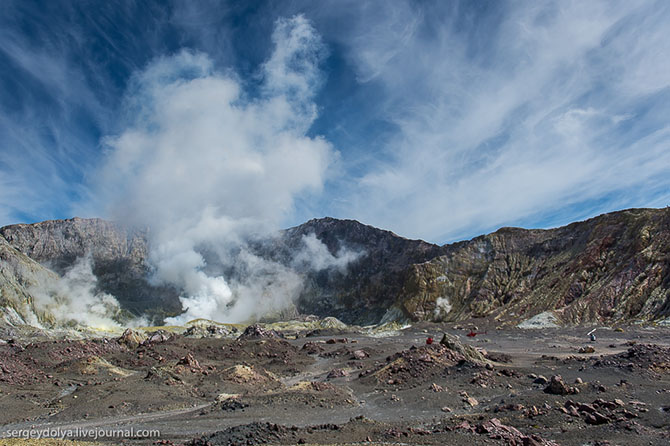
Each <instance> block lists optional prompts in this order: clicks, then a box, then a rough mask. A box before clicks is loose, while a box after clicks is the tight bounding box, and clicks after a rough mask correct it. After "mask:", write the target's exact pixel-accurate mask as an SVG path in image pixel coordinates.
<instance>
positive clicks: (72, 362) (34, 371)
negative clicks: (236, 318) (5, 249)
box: [0, 321, 670, 446]
mask: <svg viewBox="0 0 670 446" xmlns="http://www.w3.org/2000/svg"><path fill="white" fill-rule="evenodd" d="M476 323H477V324H478V325H479V326H478V327H476V329H475V330H474V333H477V334H476V335H475V336H471V337H469V336H467V334H468V333H470V334H472V332H471V331H470V330H471V328H474V327H472V326H471V325H468V324H459V326H455V325H453V324H449V325H446V324H444V325H443V324H418V325H414V326H412V327H409V328H406V329H403V330H397V331H392V332H379V333H376V334H370V333H365V332H362V331H361V330H351V331H348V330H341V329H339V330H331V331H329V330H320V331H318V332H294V333H290V334H288V333H287V334H286V337H285V338H282V337H281V336H282V333H277V332H272V331H271V330H262V329H259V330H256V331H254V330H251V331H250V330H247V331H246V332H245V334H243V335H242V336H239V337H238V338H236V337H223V338H222V337H219V336H211V337H210V336H207V334H205V335H204V336H205V337H189V336H185V335H179V334H174V333H168V332H157V333H154V335H153V336H149V337H148V338H146V337H138V339H133V338H132V336H128V335H126V336H124V337H122V338H99V339H87V340H66V339H59V340H33V341H32V342H28V341H27V340H21V339H13V340H9V342H7V343H3V344H0V407H2V409H3V410H1V411H0V435H2V433H5V434H6V433H8V432H11V431H18V430H27V429H34V430H35V431H40V430H44V429H51V430H54V429H57V430H58V431H59V432H68V431H69V432H72V431H74V432H85V431H87V430H88V431H96V430H97V431H109V430H130V429H131V428H132V431H133V432H135V433H137V432H140V431H153V432H154V433H156V432H160V435H158V436H155V437H152V438H142V437H141V436H139V435H135V436H131V437H127V438H108V437H104V436H103V437H100V438H97V439H95V442H96V444H99V443H102V444H128V445H149V444H168V445H169V444H175V445H176V444H180V445H181V444H185V445H229V444H231V445H233V444H234V445H246V444H319V445H325V444H359V443H363V444H425V445H442V444H451V445H461V444H463V445H465V444H468V445H470V444H491V445H557V444H558V445H593V446H595V445H601V446H604V445H624V444H625V445H627V446H633V445H667V444H670V328H660V327H648V328H645V327H639V326H623V327H622V328H619V329H616V330H615V329H611V328H599V329H598V330H597V331H596V336H597V339H596V341H595V342H593V341H591V340H590V339H589V337H588V336H587V333H588V332H589V331H590V330H591V328H592V327H588V328H586V327H585V328H581V327H572V328H552V329H542V330H521V329H496V327H495V326H492V325H491V326H483V325H482V323H481V321H477V322H476ZM214 332H215V331H212V333H214ZM443 333H448V334H449V335H450V337H449V339H450V340H452V342H451V343H447V344H448V345H443V344H441V343H440V340H441V339H442V337H443ZM429 337H430V338H432V339H433V340H434V341H433V343H432V344H430V345H428V344H427V343H426V340H427V339H428V338H429ZM145 338H146V339H145ZM76 440H77V441H84V440H89V441H91V440H90V439H87V438H81V436H80V438H78V439H76ZM0 444H11V445H16V444H23V443H22V442H21V441H19V440H16V439H11V440H10V439H1V438H0ZM25 444H63V445H67V444H75V443H70V442H68V441H62V442H56V441H55V440H48V441H45V440H40V441H38V442H35V441H32V442H30V443H25ZM76 444H84V443H76ZM86 444H88V443H86Z"/></svg>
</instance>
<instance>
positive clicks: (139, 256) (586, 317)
mask: <svg viewBox="0 0 670 446" xmlns="http://www.w3.org/2000/svg"><path fill="white" fill-rule="evenodd" d="M310 234H314V235H315V236H316V238H318V239H319V240H321V241H322V242H323V243H324V244H325V245H326V247H327V248H328V250H329V251H330V252H331V253H332V254H337V253H338V252H342V250H348V251H351V252H356V253H358V255H359V256H358V258H357V259H356V260H354V261H352V262H351V263H350V264H349V265H348V266H347V267H346V268H345V269H340V270H338V269H326V270H321V271H319V272H316V271H313V270H309V269H306V270H303V271H300V272H301V274H303V276H304V277H305V288H304V291H303V293H302V294H301V296H300V298H299V299H298V301H297V303H296V304H297V308H298V310H299V311H300V312H303V313H306V314H317V315H320V316H335V317H338V318H340V319H341V320H343V321H345V322H348V323H358V324H367V323H374V322H379V321H380V320H382V319H410V320H435V321H456V320H464V319H468V318H471V317H494V318H497V319H499V320H502V321H510V322H517V321H521V320H524V319H527V318H529V317H531V316H534V315H536V314H538V313H541V312H545V311H553V312H555V314H556V315H557V317H558V318H559V319H562V320H563V321H564V322H566V323H581V322H588V321H601V322H615V321H627V320H655V319H663V318H668V317H670V271H669V270H670V209H668V208H665V209H631V210H626V211H620V212H614V213H611V214H604V215H601V216H599V217H596V218H592V219H590V220H586V221H583V222H578V223H573V224H571V225H568V226H565V227H561V228H557V229H550V230H526V229H518V228H502V229H500V230H498V231H496V232H494V233H492V234H488V235H484V236H480V237H477V238H474V239H472V240H470V241H464V242H459V243H454V244H450V245H445V246H437V245H433V244H430V243H426V242H424V241H421V240H408V239H405V238H402V237H399V236H397V235H395V234H393V233H392V232H389V231H384V230H380V229H377V228H374V227H371V226H367V225H363V224H361V223H359V222H357V221H353V220H337V219H333V218H323V219H315V220H310V221H309V222H307V223H304V224H302V225H300V226H297V227H294V228H291V229H288V230H285V231H282V232H281V233H280V234H279V235H278V236H277V237H275V238H272V239H268V240H263V241H255V242H252V243H251V246H252V249H253V250H254V251H255V252H256V254H258V255H261V256H263V257H266V258H268V259H273V260H275V261H278V262H282V263H286V264H288V263H290V259H291V258H292V255H291V254H292V253H293V252H295V251H296V250H298V249H300V246H301V243H302V240H303V237H304V236H308V235H310ZM146 235H147V234H146V232H143V231H130V230H127V229H124V228H123V227H121V226H119V225H116V224H113V223H110V222H106V221H103V220H99V219H91V220H88V219H79V218H75V219H70V220H59V221H48V222H42V223H37V224H32V225H12V226H7V227H4V228H1V229H0V254H1V255H2V261H3V263H2V266H1V269H0V272H1V273H2V274H1V275H0V290H1V291H2V299H3V300H2V301H0V304H1V305H3V306H4V307H7V306H8V305H9V304H8V303H9V302H10V301H11V302H12V304H11V305H10V306H11V307H12V308H13V307H21V305H30V299H31V297H30V293H29V291H27V289H28V288H26V286H24V285H25V284H26V283H27V281H26V279H25V277H27V276H29V275H30V274H32V272H34V271H39V274H54V273H58V274H62V273H63V272H64V271H66V270H67V269H68V268H69V267H70V266H71V265H73V264H74V262H75V261H76V259H77V258H79V257H81V256H84V255H86V254H90V255H91V258H92V262H93V272H94V274H95V275H96V277H97V278H98V287H99V288H100V290H101V291H104V292H107V293H109V294H112V295H114V296H115V297H116V298H117V299H118V301H119V302H120V303H121V305H122V307H124V308H125V309H127V310H128V311H130V312H132V313H134V314H148V315H149V316H150V317H153V318H154V319H160V318H162V317H163V316H165V315H174V314H177V313H179V311H180V308H181V306H180V302H179V300H178V298H177V297H178V295H179V290H175V289H172V288H168V287H156V286H153V285H151V284H150V283H149V281H148V274H149V271H150V267H149V265H148V264H147V250H148V246H147V237H146ZM26 271H28V272H26Z"/></svg>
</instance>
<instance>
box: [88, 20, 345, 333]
mask: <svg viewBox="0 0 670 446" xmlns="http://www.w3.org/2000/svg"><path fill="white" fill-rule="evenodd" d="M272 41H273V43H274V52H273V53H272V55H271V56H270V57H269V59H268V60H267V61H266V62H265V63H264V64H263V65H262V67H261V72H260V75H259V79H260V81H261V83H262V85H261V88H260V89H259V91H260V95H259V96H258V97H250V96H249V95H248V94H247V93H245V85H244V83H243V82H242V81H241V80H240V79H238V78H237V77H236V75H235V74H234V73H230V72H222V71H220V70H217V69H216V67H215V66H214V64H213V63H212V61H211V60H210V59H209V58H208V57H207V55H205V54H201V53H196V52H191V51H187V50H184V51H182V52H180V53H178V54H175V55H173V56H170V57H163V58H161V59H158V60H156V61H154V62H153V63H152V64H151V65H150V66H148V67H147V68H146V69H145V70H144V71H142V72H141V73H139V74H137V75H136V76H135V77H134V79H133V82H132V87H131V88H130V91H129V94H128V98H127V101H126V103H127V106H126V109H127V110H128V116H127V118H128V122H129V123H130V124H129V125H128V126H127V128H126V129H125V130H124V131H123V132H121V133H120V134H119V135H118V136H116V137H113V138H108V139H107V140H106V145H107V150H108V154H107V160H106V163H105V165H104V168H103V169H102V170H101V172H100V197H101V198H100V199H101V200H102V202H112V203H114V205H113V206H112V209H111V210H110V211H111V212H110V213H111V214H112V215H113V216H114V217H115V218H116V219H118V220H121V221H126V222H130V223H132V224H136V225H140V226H149V227H151V232H150V236H151V240H150V245H151V248H150V250H151V252H150V261H151V264H152V265H153V267H154V268H155V274H154V276H153V279H154V280H155V281H156V282H160V283H169V284H173V285H176V286H177V287H179V288H181V289H183V290H184V295H183V296H182V297H181V300H182V304H183V306H184V308H185V309H187V311H186V313H185V314H184V315H182V316H180V317H178V318H174V319H171V320H170V321H169V322H172V323H175V322H177V323H178V322H184V321H186V320H188V319H191V318H198V317H206V318H213V319H217V320H225V321H241V320H245V319H248V318H251V317H254V316H257V315H258V313H259V311H261V310H268V309H270V310H272V309H276V308H277V307H280V306H282V305H285V304H286V303H287V302H289V301H290V300H291V299H292V297H293V296H294V295H295V294H297V292H298V291H299V289H300V280H299V278H298V277H297V276H296V275H295V273H292V272H291V271H289V270H287V269H286V268H284V267H281V266H280V265H276V264H272V263H270V262H267V261H262V260H261V259H259V258H258V257H255V256H253V255H251V254H248V253H247V251H246V249H245V248H244V240H245V239H246V238H248V237H250V236H253V235H258V234H266V233H268V232H269V231H273V230H275V229H277V228H279V226H280V225H281V223H282V220H283V219H285V218H286V216H287V215H288V214H289V213H290V212H291V211H292V209H293V204H294V200H295V199H296V198H297V197H299V196H301V195H303V194H309V193H318V192H319V191H320V190H321V188H322V185H323V183H324V181H325V175H326V171H327V168H328V166H329V164H330V162H331V160H332V159H333V157H334V156H335V152H334V150H333V148H332V147H331V146H330V144H329V143H328V142H327V141H325V140H324V139H323V138H320V137H310V136H307V135H306V132H307V130H308V129H309V128H310V126H311V124H312V122H313V120H314V119H315V117H316V106H315V104H314V95H315V93H316V90H317V88H318V87H319V85H320V83H321V74H320V71H319V63H320V62H321V60H322V59H323V56H324V46H323V44H322V42H321V39H320V37H319V35H318V34H317V33H316V31H315V30H314V28H312V26H311V25H310V24H309V23H308V21H307V20H306V19H305V18H304V17H302V16H295V17H293V18H291V19H280V20H278V21H277V23H276V27H275V32H274V34H273V36H272ZM204 247H206V248H207V249H208V250H209V251H212V252H214V253H216V254H218V255H219V258H220V260H221V262H222V263H224V264H225V263H226V261H227V260H226V259H225V258H224V257H225V256H226V255H228V254H229V253H230V252H231V247H237V251H238V252H241V254H239V255H238V256H237V257H236V261H237V262H240V263H241V264H242V266H243V267H244V268H243V269H245V271H247V272H248V275H247V276H246V277H245V278H243V279H239V278H238V279H236V280H235V281H234V282H229V281H227V280H226V278H224V277H223V275H222V274H221V272H216V271H214V272H212V268H211V265H209V266H210V267H208V265H207V262H206V260H205V258H204V257H203V255H202V254H201V251H202V248H204ZM239 267H240V266H239V265H238V269H239ZM260 301H262V302H263V304H262V305H260Z"/></svg>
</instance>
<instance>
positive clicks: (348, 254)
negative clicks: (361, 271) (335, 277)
mask: <svg viewBox="0 0 670 446" xmlns="http://www.w3.org/2000/svg"><path fill="white" fill-rule="evenodd" d="M302 243H303V245H304V246H303V249H301V250H300V251H298V252H297V253H296V254H295V255H294V257H293V264H294V265H295V266H297V267H299V268H300V267H303V268H304V267H307V268H310V269H313V270H316V271H321V270H324V269H330V268H334V269H337V270H340V271H343V270H344V269H345V268H346V267H347V265H349V264H350V263H351V262H353V261H355V260H357V259H358V258H359V257H361V256H362V255H363V253H362V252H359V251H352V250H349V249H346V248H344V247H342V248H341V249H340V250H339V251H338V252H337V253H336V254H335V255H333V254H331V253H330V251H329V250H328V247H327V246H326V245H324V244H323V243H322V242H321V240H319V239H318V238H317V237H316V234H314V233H311V234H308V235H304V236H303V237H302Z"/></svg>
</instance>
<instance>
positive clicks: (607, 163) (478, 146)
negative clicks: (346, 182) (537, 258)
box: [343, 2, 670, 241]
mask: <svg viewBox="0 0 670 446" xmlns="http://www.w3.org/2000/svg"><path fill="white" fill-rule="evenodd" d="M394 7H395V9H396V12H395V13H389V12H387V13H386V14H382V15H381V16H380V21H379V22H375V18H374V17H371V16H365V15H363V16H362V17H361V19H360V21H359V22H358V24H357V26H356V27H355V28H354V30H353V31H352V33H351V36H352V38H350V39H348V40H346V42H347V44H348V45H349V46H350V50H351V51H350V53H349V56H350V57H351V58H352V60H353V61H354V62H355V64H356V66H357V67H358V69H359V73H360V79H361V81H363V82H367V83H376V84H379V85H381V86H383V88H384V97H383V100H382V102H381V104H382V107H381V111H379V112H378V113H380V114H381V115H382V116H384V117H385V118H386V119H388V120H389V121H390V122H392V123H394V124H395V126H396V129H397V130H396V132H395V133H394V134H393V136H392V137H391V138H390V140H389V143H388V145H387V147H386V148H385V155H386V156H384V157H381V158H379V159H377V160H375V161H374V162H372V163H371V165H370V166H369V167H368V169H367V171H366V172H365V173H364V174H363V175H362V176H360V177H359V178H358V181H357V182H356V183H355V186H354V187H353V190H354V191H355V193H352V194H351V196H352V197H354V198H352V199H351V200H350V201H349V203H347V204H345V205H344V206H343V209H345V210H346V211H344V212H345V213H348V214H349V215H354V216H356V217H358V218H361V219H363V220H365V221H367V222H370V223H372V224H376V225H380V226H384V227H389V228H392V229H394V230H396V231H397V232H399V233H401V234H404V235H410V236H415V237H425V238H429V239H431V240H435V241H443V240H449V239H454V238H459V237H464V236H468V235H474V234H476V233H478V232H479V231H483V230H487V229H492V228H495V227H497V226H500V225H504V224H509V223H515V222H524V221H525V222H528V221H533V220H535V221H541V220H543V219H544V218H545V217H546V216H550V217H549V218H550V220H549V223H555V222H561V223H562V222H564V221H565V220H566V219H572V218H575V214H577V215H579V214H580V213H583V214H586V215H590V214H592V213H593V212H598V211H600V210H602V211H607V210H611V208H612V207H621V206H630V205H645V204H647V203H649V204H651V203H657V201H656V199H657V198H658V197H659V194H661V195H665V192H664V191H667V189H668V188H669V187H670V180H669V178H670V175H668V174H669V173H670V150H669V148H670V147H669V142H670V139H669V138H668V134H667V132H668V127H667V120H666V119H658V117H659V116H665V117H667V116H668V112H669V110H668V106H667V105H666V104H667V100H665V101H664V100H662V98H666V99H667V98H668V96H669V95H668V85H670V69H669V68H670V67H669V66H668V65H669V62H668V60H670V57H668V56H670V39H668V38H667V37H666V36H665V35H664V28H665V25H664V23H667V20H668V17H670V11H669V10H668V7H667V6H666V5H664V4H662V3H652V2H650V3H635V4H630V3H620V4H617V5H616V7H612V5H611V4H610V3H600V2H588V3H583V2H559V3H546V2H543V3H533V4H529V3H512V4H507V3H504V4H503V3H501V4H498V5H496V6H494V10H493V11H485V10H476V8H477V6H476V5H470V6H468V5H465V4H460V5H459V6H458V7H454V6H453V5H452V4H450V5H448V6H447V7H445V8H438V7H436V6H435V5H431V6H425V7H421V6H417V5H416V4H414V3H407V4H397V3H396V4H394ZM438 9H439V11H438ZM369 21H372V23H373V24H372V25H370V23H369ZM654 115H656V117H655V116H654ZM640 190H646V192H647V193H646V194H639V191H640ZM640 195H642V196H644V197H645V198H642V200H640V198H641V197H640ZM633 196H635V199H628V198H629V197H630V198H632V197H633ZM666 196H667V195H666ZM571 206H578V207H580V209H577V210H575V209H572V210H571V212H569V213H568V215H561V211H562V210H564V209H566V208H569V207H571ZM551 218H554V220H551ZM546 222H547V221H546V220H545V223H546Z"/></svg>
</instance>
